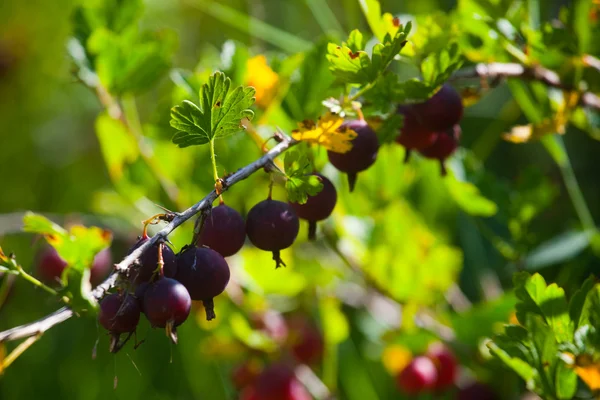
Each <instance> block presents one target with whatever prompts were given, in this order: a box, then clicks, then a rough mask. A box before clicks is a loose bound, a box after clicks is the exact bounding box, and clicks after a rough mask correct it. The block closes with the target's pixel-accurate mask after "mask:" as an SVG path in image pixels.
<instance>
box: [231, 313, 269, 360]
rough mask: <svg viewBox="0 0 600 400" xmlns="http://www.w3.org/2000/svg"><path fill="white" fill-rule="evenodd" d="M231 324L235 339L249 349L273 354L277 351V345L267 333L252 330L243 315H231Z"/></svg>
mask: <svg viewBox="0 0 600 400" xmlns="http://www.w3.org/2000/svg"><path fill="white" fill-rule="evenodd" d="M229 324H230V325H231V331H232V332H233V334H234V335H235V337H236V338H237V339H239V340H240V341H241V342H242V343H244V344H245V345H246V346H248V347H249V348H251V349H254V350H260V351H265V352H273V351H275V350H276V349H277V343H275V341H274V340H273V339H272V338H271V337H270V336H269V335H267V334H266V333H265V332H261V331H258V330H254V329H252V326H250V323H249V322H248V320H247V319H246V318H245V317H244V315H243V314H242V313H239V312H234V313H233V314H231V315H230V316H229Z"/></svg>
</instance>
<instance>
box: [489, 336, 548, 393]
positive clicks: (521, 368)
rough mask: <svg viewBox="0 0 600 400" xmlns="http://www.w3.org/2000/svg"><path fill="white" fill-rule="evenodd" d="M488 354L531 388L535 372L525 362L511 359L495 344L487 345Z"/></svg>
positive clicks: (535, 375)
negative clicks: (496, 358)
mask: <svg viewBox="0 0 600 400" xmlns="http://www.w3.org/2000/svg"><path fill="white" fill-rule="evenodd" d="M487 346H488V348H489V349H490V352H491V353H492V354H493V355H495V356H496V357H498V358H499V359H500V360H502V362H504V364H506V365H507V366H508V367H509V368H511V369H512V370H513V371H515V372H516V373H517V375H519V376H520V377H521V378H522V379H524V380H525V382H527V386H531V385H532V382H533V381H534V379H535V378H536V377H537V376H538V374H537V371H536V370H535V369H534V368H533V367H532V366H531V365H529V364H528V363H527V362H526V361H524V360H521V359H520V358H517V357H513V356H511V355H510V354H508V353H507V352H506V351H504V350H503V349H501V348H500V347H499V346H498V345H497V344H496V343H495V342H490V343H488V345H487Z"/></svg>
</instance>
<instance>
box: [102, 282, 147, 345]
mask: <svg viewBox="0 0 600 400" xmlns="http://www.w3.org/2000/svg"><path fill="white" fill-rule="evenodd" d="M98 322H99V323H100V325H102V327H104V329H106V330H107V331H109V332H110V334H111V336H112V340H111V344H110V351H111V352H112V353H116V352H117V351H118V350H119V349H120V347H121V345H120V344H119V336H120V335H121V334H123V333H129V334H131V333H132V332H135V329H136V327H137V325H138V323H139V322H140V307H139V303H138V301H137V299H136V298H135V297H133V296H130V295H127V294H122V293H111V294H109V295H107V296H105V297H104V298H103V299H102V301H101V302H100V310H99V312H98Z"/></svg>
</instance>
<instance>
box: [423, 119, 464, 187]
mask: <svg viewBox="0 0 600 400" xmlns="http://www.w3.org/2000/svg"><path fill="white" fill-rule="evenodd" d="M460 134H461V129H460V125H454V126H453V127H452V128H450V129H447V130H445V131H443V132H439V133H438V135H437V138H436V140H435V142H433V144H432V145H431V146H429V147H427V148H425V149H423V150H421V151H420V153H421V154H423V155H424V156H425V157H427V158H433V159H436V160H439V161H440V168H441V171H442V176H446V166H445V165H444V162H445V160H446V159H447V158H448V157H450V156H451V155H452V153H454V152H455V151H456V149H457V148H458V141H459V140H460Z"/></svg>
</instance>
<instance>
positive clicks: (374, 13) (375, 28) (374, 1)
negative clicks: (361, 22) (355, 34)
mask: <svg viewBox="0 0 600 400" xmlns="http://www.w3.org/2000/svg"><path fill="white" fill-rule="evenodd" d="M359 4H360V8H361V9H362V11H363V14H364V15H365V18H366V19H367V23H368V24H369V27H370V28H371V31H372V32H373V34H374V35H375V37H377V38H379V39H380V40H381V39H382V38H383V37H384V36H385V34H386V29H385V26H384V25H383V24H382V23H381V4H379V1H378V0H359Z"/></svg>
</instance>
